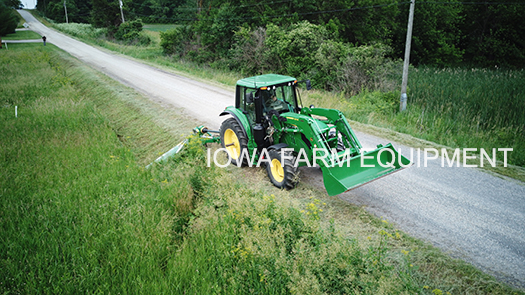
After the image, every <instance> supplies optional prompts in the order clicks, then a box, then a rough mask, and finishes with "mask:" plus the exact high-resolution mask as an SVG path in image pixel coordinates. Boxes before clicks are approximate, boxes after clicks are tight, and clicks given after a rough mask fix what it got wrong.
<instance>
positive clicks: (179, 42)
mask: <svg viewBox="0 0 525 295" xmlns="http://www.w3.org/2000/svg"><path fill="white" fill-rule="evenodd" d="M192 37H193V32H192V30H191V27H189V26H180V27H177V28H174V29H170V30H167V31H166V32H160V40H161V41H160V46H161V47H162V50H163V51H164V53H165V54H168V55H176V56H179V57H183V56H186V55H187V54H188V53H189V52H190V51H192V50H193V49H194V47H193V46H192V44H193V42H192Z"/></svg>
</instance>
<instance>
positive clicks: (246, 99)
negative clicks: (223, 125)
mask: <svg viewBox="0 0 525 295" xmlns="http://www.w3.org/2000/svg"><path fill="white" fill-rule="evenodd" d="M296 85H297V80H295V79H294V78H292V77H288V76H282V75H276V74H269V75H262V76H257V77H250V78H245V79H242V80H239V81H238V82H237V88H236V91H235V96H236V97H235V107H236V108H237V109H240V110H242V112H243V113H244V114H245V115H246V116H248V118H249V120H250V123H251V125H253V124H255V122H256V118H257V116H260V117H261V118H262V119H264V117H265V116H267V115H268V114H269V113H270V111H271V110H274V111H276V112H277V113H279V114H282V113H285V112H293V113H298V112H299V110H300V108H299V105H298V103H297V92H296ZM260 123H261V122H260Z"/></svg>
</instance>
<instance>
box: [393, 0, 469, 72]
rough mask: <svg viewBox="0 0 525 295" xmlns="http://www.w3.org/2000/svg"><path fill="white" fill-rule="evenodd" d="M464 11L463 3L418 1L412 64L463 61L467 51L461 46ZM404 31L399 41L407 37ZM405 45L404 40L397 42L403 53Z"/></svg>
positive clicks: (404, 15) (439, 64)
mask: <svg viewBox="0 0 525 295" xmlns="http://www.w3.org/2000/svg"><path fill="white" fill-rule="evenodd" d="M450 2H456V1H452V0H450ZM462 10H463V6H461V5H460V4H449V5H443V4H441V3H440V4H433V3H422V4H416V9H415V12H414V14H415V17H414V28H413V33H412V52H411V54H410V62H411V63H413V64H416V65H417V64H428V65H436V66H444V65H454V64H458V63H459V62H461V61H462V57H463V52H464V50H462V49H461V48H460V47H459V46H460V44H459V41H460V40H461V31H460V30H461V28H460V24H461V20H462V18H461V16H460V14H461V12H462ZM403 17H406V14H403ZM405 23H406V22H405ZM401 32H402V33H403V34H401V36H400V41H401V40H405V38H406V37H405V36H406V34H405V32H404V30H401ZM404 45H405V42H399V43H398V48H399V49H400V50H399V51H400V52H404Z"/></svg>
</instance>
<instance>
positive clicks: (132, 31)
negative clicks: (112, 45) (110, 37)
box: [114, 19, 151, 45]
mask: <svg viewBox="0 0 525 295" xmlns="http://www.w3.org/2000/svg"><path fill="white" fill-rule="evenodd" d="M143 26H144V24H143V23H142V20H140V19H137V20H132V21H128V22H125V23H122V24H120V26H119V27H118V29H117V31H116V32H115V35H114V37H115V39H117V40H120V41H124V42H126V43H128V44H131V43H138V44H140V45H149V44H150V43H151V39H150V38H149V37H148V36H146V35H142V34H140V32H142V27H143Z"/></svg>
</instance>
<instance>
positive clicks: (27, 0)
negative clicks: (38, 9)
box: [21, 0, 36, 9]
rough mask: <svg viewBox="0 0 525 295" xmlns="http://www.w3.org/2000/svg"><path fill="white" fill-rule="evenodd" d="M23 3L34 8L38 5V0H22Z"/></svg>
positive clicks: (25, 6)
mask: <svg viewBox="0 0 525 295" xmlns="http://www.w3.org/2000/svg"><path fill="white" fill-rule="evenodd" d="M21 2H22V4H24V8H28V9H33V8H35V6H36V0H22V1H21Z"/></svg>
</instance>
